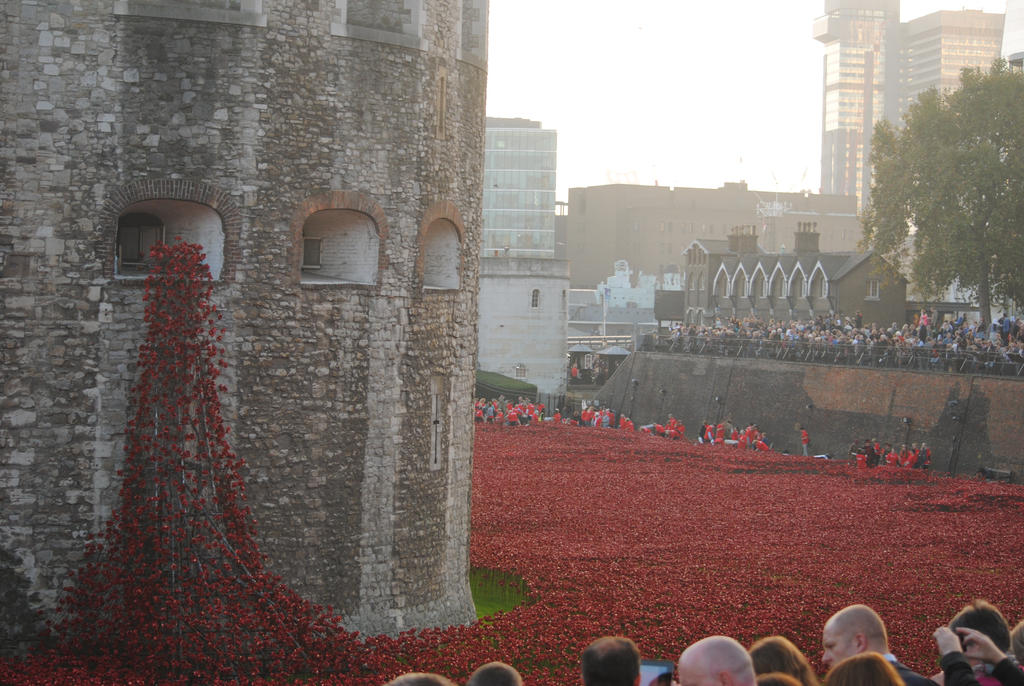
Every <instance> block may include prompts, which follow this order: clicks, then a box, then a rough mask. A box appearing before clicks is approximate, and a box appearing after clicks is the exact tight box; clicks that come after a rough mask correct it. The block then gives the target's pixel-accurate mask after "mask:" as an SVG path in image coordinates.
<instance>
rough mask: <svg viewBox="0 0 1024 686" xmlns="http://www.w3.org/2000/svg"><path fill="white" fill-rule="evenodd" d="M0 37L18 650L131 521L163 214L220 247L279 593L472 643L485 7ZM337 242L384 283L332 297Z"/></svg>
mask: <svg viewBox="0 0 1024 686" xmlns="http://www.w3.org/2000/svg"><path fill="white" fill-rule="evenodd" d="M392 5H394V7H392ZM371 10H372V11H371ZM0 11H3V12H4V14H5V16H4V23H3V24H2V26H0V34H2V38H3V40H2V43H0V50H2V51H3V53H2V62H0V88H2V92H0V101H2V104H0V108H2V109H0V119H2V121H0V125H2V126H0V130H2V132H0V137H2V138H0V181H2V183H0V203H2V205H0V208H2V209H0V297H2V299H0V316H2V318H3V322H4V326H3V335H2V339H0V340H2V347H0V384H2V394H0V510H2V512H3V519H2V520H0V588H2V589H3V591H2V592H3V602H2V603H0V607H2V609H0V626H2V627H3V628H2V632H3V633H2V636H3V639H2V640H3V643H4V648H7V649H10V648H12V647H15V646H17V645H21V644H23V643H24V641H26V640H31V637H32V636H34V635H35V632H36V630H37V628H38V621H39V619H38V617H37V616H36V614H35V612H36V611H37V610H40V609H41V610H43V611H44V612H45V611H46V610H48V609H50V608H52V607H53V606H54V603H55V601H56V598H57V594H58V589H60V588H61V586H62V585H63V584H64V582H65V580H66V578H67V574H68V572H69V571H70V570H71V569H73V568H74V567H75V566H76V565H77V564H78V563H79V562H80V560H81V556H82V551H83V545H84V538H85V536H86V535H88V534H89V533H92V532H96V531H98V530H100V528H101V527H102V525H103V522H104V521H105V520H106V519H107V518H108V517H109V515H110V512H111V510H112V508H113V507H115V506H116V499H117V489H118V485H119V484H118V479H117V476H116V473H117V470H118V468H119V465H120V464H121V462H122V459H123V449H122V444H123V438H124V433H123V432H124V427H125V422H126V420H127V417H128V413H129V412H130V411H131V408H130V398H131V386H132V384H133V382H134V380H135V378H136V369H135V360H136V353H137V349H138V345H139V343H140V342H141V341H142V340H143V338H144V329H143V324H142V320H141V315H142V304H143V303H142V294H143V289H142V283H141V279H138V278H131V277H126V276H125V275H124V274H123V273H122V272H121V271H119V270H120V269H122V268H123V266H124V265H123V258H121V257H119V256H118V255H119V253H118V247H117V246H118V244H119V241H120V240H121V239H120V238H118V222H119V219H120V218H122V217H124V216H125V215H126V213H128V212H131V211H137V210H138V209H140V208H141V209H144V210H146V211H151V212H153V213H155V214H157V215H160V216H161V218H164V219H167V221H168V226H171V225H172V224H174V226H180V227H184V228H183V229H182V230H183V231H188V230H190V229H189V227H190V226H191V225H192V224H194V223H195V221H194V220H193V219H192V218H193V217H205V218H206V219H203V221H206V222H207V223H209V221H210V219H209V218H210V217H212V218H214V219H213V221H214V222H215V223H216V224H217V227H216V230H215V231H214V234H216V231H219V232H220V233H219V234H216V235H217V236H220V237H221V238H222V240H219V241H218V240H213V239H211V240H213V242H215V243H216V244H215V245H208V246H204V247H206V248H207V251H208V254H209V255H210V259H211V262H212V261H213V260H216V261H218V263H219V264H220V269H219V278H218V279H217V282H216V285H215V289H214V298H215V301H216V302H217V304H218V306H219V307H220V310H221V312H222V313H223V314H224V325H225V327H226V328H227V330H228V336H227V345H226V347H227V362H228V364H229V365H230V366H229V368H228V373H227V380H226V383H227V384H228V386H229V389H230V390H229V392H228V393H227V394H225V396H224V397H223V398H222V402H223V403H224V413H225V418H226V419H227V420H228V423H229V424H230V426H231V427H232V434H231V442H232V445H233V447H234V449H235V450H236V452H237V453H238V454H239V455H240V456H242V457H244V458H245V459H246V460H247V463H248V468H247V472H246V474H245V476H246V478H247V494H248V500H249V503H250V505H251V507H252V509H253V512H254V515H255V518H256V520H257V527H258V531H259V542H260V544H261V547H262V549H263V551H264V552H265V553H267V555H268V556H269V563H268V564H269V567H270V569H271V570H272V571H274V572H277V573H280V574H281V575H282V576H284V578H285V579H286V580H287V581H288V583H290V584H291V585H292V586H293V587H295V588H296V589H297V590H298V591H299V592H300V593H302V594H303V595H304V596H306V597H308V598H310V599H311V600H313V601H316V602H320V603H324V604H331V605H333V606H334V607H335V608H336V609H338V610H339V611H340V612H342V613H343V615H344V616H345V617H346V620H347V623H348V625H349V626H351V627H352V628H354V629H358V630H360V631H363V632H368V633H376V632H394V631H399V630H402V629H406V628H409V627H413V626H436V625H447V624H453V623H463V622H468V621H471V620H472V619H473V618H474V616H475V615H474V613H473V605H472V600H471V598H470V594H469V587H468V580H467V574H468V543H469V530H468V524H469V488H470V473H471V455H472V413H471V410H472V408H471V399H472V392H473V390H472V389H473V383H474V378H473V372H474V369H475V354H476V352H475V350H476V333H475V325H476V311H477V302H476V291H477V281H478V272H479V268H478V260H477V255H478V254H479V242H480V217H481V183H482V177H483V138H484V99H485V87H486V73H485V71H484V65H485V63H486V53H485V50H486V3H485V2H483V1H482V0H404V1H403V2H395V3H388V4H386V5H385V4H378V3H373V2H369V1H368V0H320V1H314V2H291V1H288V2H285V1H284V0H241V2H234V3H224V2H210V1H201V0H194V1H192V0H186V1H185V2H180V3H175V4H174V5H173V6H171V5H167V3H162V2H155V1H152V2H151V1H149V0H127V1H117V2H113V1H109V0H107V1H102V0H101V1H97V2H89V3H79V2H72V3H58V2H50V1H48V0H40V1H39V2H36V3H25V2H6V3H4V5H3V8H2V10H0ZM388 13H397V14H396V15H395V16H390V15H389V14H388ZM350 17H351V18H352V20H353V22H354V23H349V21H348V20H349V18H350ZM325 212H326V213H328V214H327V215H325V214H323V213H325ZM318 213H320V214H318ZM332 213H333V214H332ZM314 215H316V216H318V217H323V216H330V217H335V216H336V217H342V218H346V217H355V216H358V217H361V220H360V221H362V222H363V224H365V225H367V226H371V227H372V230H371V234H372V236H371V238H372V239H373V240H375V241H376V242H377V244H376V247H374V248H373V249H374V250H376V254H370V255H368V256H366V255H364V256H363V258H364V259H363V262H364V264H369V268H368V272H372V273H373V275H372V277H370V278H368V279H365V280H363V281H362V282H359V283H353V282H351V281H346V280H345V279H334V280H332V279H328V278H310V276H311V275H312V276H314V277H315V276H317V274H316V273H314V272H309V271H304V270H303V268H302V265H303V262H304V259H305V258H304V253H303V231H304V228H305V227H307V226H308V222H311V221H312V220H311V217H313V216H314ZM175 222H177V224H175ZM190 222H191V223H190ZM175 230H176V229H175ZM204 235H206V234H204ZM437 236H441V237H442V238H443V240H441V241H440V242H438V241H437V240H435V238H436V237H437ZM166 238H167V240H170V239H171V236H170V235H167V236H166ZM438 245H439V246H441V247H440V248H435V247H434V246H438ZM436 249H441V250H446V251H448V253H446V254H444V255H441V256H440V258H437V255H433V256H431V255H425V252H428V251H429V250H436ZM374 265H376V267H375V268H374ZM435 265H441V268H447V269H451V270H452V273H451V274H447V275H444V276H443V278H442V279H441V280H440V281H436V275H434V274H433V273H432V271H431V270H433V269H435ZM436 283H442V284H443V287H436Z"/></svg>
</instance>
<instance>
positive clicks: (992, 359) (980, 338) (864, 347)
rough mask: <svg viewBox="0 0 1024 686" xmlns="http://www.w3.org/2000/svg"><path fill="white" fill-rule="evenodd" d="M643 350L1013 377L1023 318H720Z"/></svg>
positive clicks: (1023, 343)
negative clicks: (984, 320)
mask: <svg viewBox="0 0 1024 686" xmlns="http://www.w3.org/2000/svg"><path fill="white" fill-rule="evenodd" d="M709 343H710V344H712V345H710V346H709V345H708V344H709ZM647 345H648V346H652V347H655V348H657V349H666V350H669V351H679V352H705V353H717V352H721V353H722V354H739V355H743V354H746V355H750V356H755V357H762V356H765V355H768V354H774V355H777V356H779V355H783V356H785V359H800V360H803V361H817V362H834V363H839V364H857V365H864V366H875V367H879V366H880V367H910V368H916V369H933V370H941V371H951V372H988V373H996V374H1009V375H1020V374H1021V373H1022V370H1024V319H1020V318H1017V317H1012V316H1009V315H1006V314H1004V315H1003V316H1002V317H1000V318H999V319H997V320H996V321H994V322H992V324H991V325H990V326H988V325H985V324H984V323H982V322H979V321H976V320H975V321H969V320H967V319H966V318H965V317H963V316H961V317H959V318H957V319H953V320H951V319H943V320H941V321H936V320H935V318H934V317H933V316H932V315H930V314H929V313H928V312H926V311H922V312H921V313H920V314H919V315H917V316H916V317H915V319H914V321H913V322H911V323H906V324H902V325H900V324H898V323H896V322H893V323H891V324H889V325H880V324H878V323H875V322H872V323H870V324H868V323H865V322H864V321H863V317H862V316H861V314H860V313H859V312H858V313H857V314H855V315H853V316H824V315H822V316H819V317H816V318H815V319H809V320H788V321H783V320H774V319H772V320H768V321H765V320H762V319H758V318H751V317H748V318H742V319H740V318H727V317H725V318H718V319H716V320H715V321H714V322H713V323H711V324H705V325H698V324H689V325H687V324H677V325H676V326H675V327H673V328H672V330H671V333H670V335H669V336H668V337H662V338H661V339H660V340H659V341H658V342H649V343H648V344H647Z"/></svg>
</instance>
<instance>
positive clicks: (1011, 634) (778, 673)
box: [388, 600, 1024, 686]
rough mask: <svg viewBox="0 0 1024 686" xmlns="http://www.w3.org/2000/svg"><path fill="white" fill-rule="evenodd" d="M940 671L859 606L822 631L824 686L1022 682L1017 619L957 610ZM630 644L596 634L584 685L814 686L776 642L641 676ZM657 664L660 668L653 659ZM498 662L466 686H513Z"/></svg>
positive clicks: (407, 682) (700, 646)
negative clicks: (902, 653)
mask: <svg viewBox="0 0 1024 686" xmlns="http://www.w3.org/2000/svg"><path fill="white" fill-rule="evenodd" d="M932 637H933V638H934V640H935V644H936V648H937V653H938V655H939V658H940V659H939V667H940V671H938V672H937V673H936V674H934V675H933V676H931V677H927V676H924V675H922V674H918V673H917V672H914V671H913V670H912V669H910V668H909V667H907V666H906V665H904V664H903V663H901V662H900V661H899V660H898V659H897V658H896V656H895V655H894V654H893V653H892V652H891V651H890V650H889V636H888V633H887V631H886V627H885V623H884V622H883V620H882V618H881V617H880V616H879V615H878V613H876V612H875V611H874V610H872V609H871V608H870V607H868V606H866V605H851V606H849V607H845V608H843V609H842V610H839V611H838V612H836V613H835V614H834V615H832V617H830V618H829V620H828V621H827V622H826V623H825V626H824V628H823V630H822V641H821V647H822V655H821V662H822V664H823V666H824V667H825V669H826V670H827V674H826V676H825V679H824V686H1024V671H1022V670H1021V667H1020V664H1019V662H1020V661H1024V621H1022V622H1020V623H1019V624H1017V626H1016V627H1015V628H1014V629H1013V630H1012V631H1011V630H1010V625H1009V623H1008V622H1007V621H1006V618H1005V617H1004V616H1003V614H1002V613H1001V612H1000V611H999V610H998V608H996V607H995V606H993V605H992V604H990V603H988V602H986V601H984V600H975V601H974V602H973V603H971V604H970V605H967V606H966V607H964V608H963V609H962V610H961V611H960V612H958V613H957V614H956V616H954V617H953V619H952V620H950V622H949V624H948V625H946V626H941V627H939V628H938V629H936V630H935V632H934V633H933V634H932ZM647 662H648V661H644V660H641V658H640V651H639V650H638V649H637V647H636V644H635V643H634V642H633V641H632V640H630V639H629V638H626V637H623V636H605V637H603V638H599V639H597V640H596V641H594V642H593V643H591V644H590V645H589V646H587V647H586V649H584V651H583V654H582V656H581V659H580V677H581V681H582V684H583V686H669V684H672V685H673V686H822V682H821V681H820V680H819V679H818V676H817V675H816V674H815V672H814V669H813V668H812V667H811V664H810V661H809V660H808V659H807V657H805V656H804V654H803V653H801V652H800V649H799V648H797V646H796V645H794V644H793V643H792V642H791V641H790V640H789V639H787V638H785V637H784V636H769V637H767V638H762V639H760V640H759V641H757V642H755V643H754V644H753V645H752V646H751V647H750V648H749V649H747V648H744V647H743V645H742V644H740V643H739V642H738V641H736V640H735V639H733V638H729V637H727V636H708V637H707V638H703V639H701V640H699V641H697V642H696V643H693V644H692V645H690V646H688V647H687V648H685V649H684V650H683V651H682V653H681V654H680V655H679V658H678V659H677V660H676V661H675V663H674V664H673V663H672V662H668V663H667V664H668V666H667V668H665V669H664V670H655V671H654V672H648V671H647V670H645V669H644V668H643V667H644V664H645V663H647ZM655 662H656V663H657V664H665V663H663V662H661V661H655ZM522 684H523V679H522V676H521V675H520V674H519V672H518V670H516V668H515V667H514V666H512V665H509V664H507V663H505V662H490V663H488V664H486V665H483V666H482V667H480V668H479V669H477V670H476V671H475V672H474V673H473V675H472V676H471V677H470V678H469V681H467V682H466V686H522ZM388 686H453V683H452V681H450V680H449V679H447V678H446V677H444V676H441V675H438V674H424V673H410V674H405V675H403V676H400V677H398V678H397V679H394V680H393V681H391V682H390V683H389V684H388Z"/></svg>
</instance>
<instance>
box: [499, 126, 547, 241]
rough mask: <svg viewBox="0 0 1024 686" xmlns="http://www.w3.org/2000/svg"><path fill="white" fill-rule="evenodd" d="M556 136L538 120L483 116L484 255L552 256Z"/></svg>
mask: <svg viewBox="0 0 1024 686" xmlns="http://www.w3.org/2000/svg"><path fill="white" fill-rule="evenodd" d="M557 139H558V134H557V132H556V131H554V130H552V129H543V128H541V124H540V122H538V121H531V120H529V119H498V118H493V117H488V118H487V134H486V139H485V143H484V220H483V226H484V240H483V254H484V255H485V256H497V255H504V256H509V257H539V258H553V257H554V256H555V162H556V145H557Z"/></svg>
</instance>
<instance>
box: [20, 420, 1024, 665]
mask: <svg viewBox="0 0 1024 686" xmlns="http://www.w3.org/2000/svg"><path fill="white" fill-rule="evenodd" d="M471 551H472V552H471V555H472V564H473V565H474V566H478V567H489V568H495V569H500V570H506V571H509V572H515V573H517V574H520V575H521V576H522V577H524V578H525V579H526V581H527V582H528V584H529V587H530V589H531V595H532V602H531V603H530V604H528V605H525V606H522V607H520V608H517V609H516V610H514V611H512V612H509V613H506V614H503V615H499V616H497V617H495V618H493V621H492V622H490V623H482V624H477V625H474V626H470V627H454V628H451V629H447V630H443V631H441V630H435V631H427V632H423V633H421V634H417V635H414V634H406V635H403V636H400V637H398V638H397V639H391V638H387V637H376V638H373V639H369V640H368V641H367V643H366V644H365V645H364V648H363V649H361V652H362V653H363V654H362V655H361V656H359V658H358V659H354V660H353V659H352V656H351V655H349V656H347V658H346V659H345V660H344V662H345V663H347V664H361V665H362V667H361V674H359V675H358V676H356V675H353V674H348V675H346V676H341V675H337V674H336V675H335V676H334V677H326V675H322V676H321V678H324V677H326V679H327V682H328V683H343V684H349V683H359V684H381V683H383V682H384V681H386V680H387V679H388V678H390V677H392V676H394V675H396V674H398V673H401V672H403V671H411V670H416V671H436V672H440V673H443V674H446V675H448V676H450V677H452V678H453V679H455V680H457V681H464V680H465V678H466V677H467V676H468V674H469V673H470V672H471V671H472V670H473V669H474V668H475V667H477V666H479V665H480V664H482V663H484V662H487V661H490V660H495V659H500V660H504V661H506V662H509V663H511V664H513V665H515V666H516V667H517V668H519V669H520V670H521V671H522V672H523V674H524V676H525V677H526V679H527V682H528V683H530V684H573V683H578V672H577V669H578V667H577V665H578V660H579V655H580V652H581V650H582V649H583V647H584V646H585V645H586V644H587V643H589V642H590V641H591V640H592V639H594V638H595V637H598V636H601V635H604V634H623V635H626V636H630V637H632V638H633V639H634V640H636V642H637V643H638V645H639V646H640V649H641V652H642V653H643V655H644V656H645V657H651V658H666V659H675V658H676V657H677V656H678V654H679V652H680V650H681V649H682V648H683V647H685V646H686V645H687V644H688V643H690V642H692V641H694V640H696V639H698V638H701V637H703V636H706V635H709V634H716V633H720V634H727V635H731V636H734V637H735V638H737V639H739V640H740V641H741V642H743V643H744V644H749V643H751V642H752V641H754V640H755V639H757V638H759V637H761V636H765V635H768V634H774V633H778V634H783V635H785V636H788V637H789V638H791V639H792V640H793V641H794V642H795V643H796V644H797V645H798V646H799V647H800V648H801V649H802V650H804V651H805V652H806V653H807V654H808V655H809V656H810V657H811V659H812V662H814V663H816V664H818V658H819V656H820V649H819V642H820V632H821V627H822V624H823V623H824V621H825V620H826V619H827V618H828V616H829V615H830V614H831V613H833V612H834V611H835V610H837V609H839V608H840V607H842V606H844V605H847V604H850V603H855V602H864V603H867V604H869V605H871V606H873V607H874V608H875V609H876V610H878V611H879V613H880V614H881V615H882V616H883V618H884V619H885V620H886V622H887V624H888V627H889V631H890V635H891V647H892V649H893V651H894V652H895V653H896V654H897V656H898V657H900V658H901V659H902V660H903V661H904V662H907V663H908V664H910V665H911V666H912V667H914V668H916V669H918V670H919V671H923V672H925V673H932V672H934V671H935V670H936V659H935V651H934V647H933V644H932V641H931V638H930V635H931V632H932V631H933V630H934V628H935V627H936V626H938V625H939V624H942V623H945V622H946V621H948V619H949V618H950V617H951V616H952V615H953V614H954V613H955V612H956V611H957V610H958V609H959V608H960V607H962V606H963V605H964V604H965V603H967V602H969V601H970V600H971V599H972V598H975V597H982V598H986V599H988V600H990V601H991V602H993V603H995V604H996V605H997V606H999V607H1000V608H1001V609H1002V610H1003V612H1004V613H1005V614H1006V615H1007V618H1008V619H1009V620H1010V621H1011V623H1015V622H1016V621H1018V620H1020V619H1021V618H1024V583H1022V581H1024V571H1021V560H1022V553H1024V490H1022V489H1021V487H1019V486H1008V485H1003V484H986V483H979V482H974V481H965V480H959V479H951V478H947V477H942V476H938V475H930V474H924V473H922V472H917V471H908V470H899V469H887V468H883V469H877V470H872V471H868V472H865V471H857V470H856V469H855V468H853V467H852V466H847V465H843V464H829V463H825V462H821V461H817V460H814V459H813V458H802V457H787V456H782V455H777V454H756V453H751V452H742V451H739V450H737V449H732V448H711V447H704V446H693V445H689V444H687V443H684V442H679V441H668V440H665V439H661V438H653V437H650V436H642V435H639V434H627V433H624V432H620V431H613V430H605V429H585V428H562V427H551V426H539V427H520V428H515V429H508V428H501V427H492V426H481V427H479V429H478V431H477V435H476V455H475V463H474V474H473V533H472V545H471ZM342 645H345V646H350V645H351V644H350V643H347V642H339V643H338V644H337V647H338V648H341V646H342ZM323 648H324V652H323V653H322V656H323V659H324V667H326V668H327V669H328V670H330V666H329V664H328V663H330V662H331V657H330V641H327V642H326V643H325V644H324V646H323ZM335 657H336V656H335ZM4 667H7V668H9V669H10V668H11V667H14V669H12V670H11V671H6V673H5V669H4ZM819 667H820V664H819ZM45 669H46V668H45V666H43V665H40V664H39V663H38V662H35V663H30V664H26V665H22V666H21V667H20V668H19V667H17V666H14V665H12V664H11V663H8V664H7V665H2V664H0V675H4V676H7V677H13V676H14V674H16V673H18V672H19V671H20V672H21V674H20V676H21V677H22V678H25V677H27V676H30V675H31V674H33V673H34V674H35V675H36V676H39V675H40V673H41V672H45ZM62 674H63V676H64V677H67V680H68V681H79V682H81V683H100V682H104V681H107V682H109V679H110V678H113V680H114V681H121V682H123V681H125V678H124V677H125V675H124V674H121V675H120V678H118V677H111V674H110V673H108V674H107V675H106V677H107V678H106V679H105V678H104V675H101V674H98V673H96V672H95V671H92V672H91V673H90V672H89V671H86V672H82V671H75V670H71V671H64V672H62ZM314 680H315V679H314ZM25 683H28V682H25Z"/></svg>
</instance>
